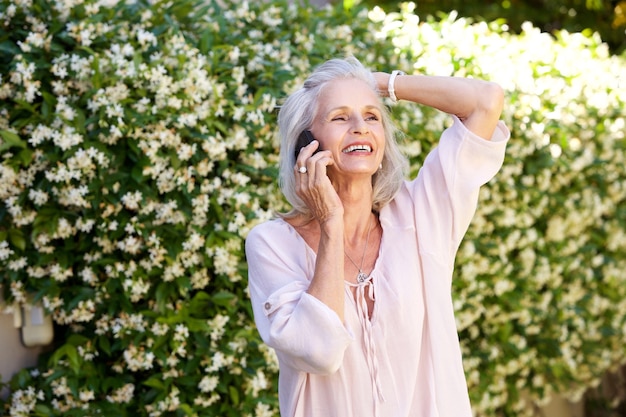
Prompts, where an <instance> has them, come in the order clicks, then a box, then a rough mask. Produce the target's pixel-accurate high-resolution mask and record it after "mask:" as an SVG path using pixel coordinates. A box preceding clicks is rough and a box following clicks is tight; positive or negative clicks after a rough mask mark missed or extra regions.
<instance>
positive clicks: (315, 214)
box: [246, 58, 509, 417]
mask: <svg viewBox="0 0 626 417" xmlns="http://www.w3.org/2000/svg"><path fill="white" fill-rule="evenodd" d="M382 96H388V97H390V98H391V100H392V101H394V102H395V101H396V100H397V99H402V100H409V101H412V102H415V103H419V104H421V105H426V106H431V107H434V108H437V109H439V110H441V111H443V112H446V113H449V114H450V115H451V117H452V124H451V126H450V127H449V128H447V129H446V130H445V131H444V132H443V134H442V136H441V139H440V142H439V144H438V146H437V147H436V148H435V149H433V150H432V151H431V152H430V154H429V155H428V157H427V158H426V161H425V162H424V165H423V167H422V168H421V169H420V172H419V174H418V175H417V178H415V179H411V180H407V179H405V175H406V172H407V169H406V168H407V165H408V164H407V161H406V159H405V158H404V157H403V156H402V154H401V153H400V151H399V149H398V145H397V143H396V139H395V134H396V131H395V129H394V126H393V124H392V122H391V120H390V117H389V114H388V111H387V110H386V107H385V106H384V104H383V102H382V99H381V97H382ZM502 105H503V92H502V89H501V88H500V87H499V86H498V85H496V84H494V83H491V82H485V81H481V80H475V79H464V78H454V77H431V76H420V75H404V74H403V73H401V72H399V71H394V72H393V73H392V74H386V73H382V72H374V73H372V72H370V71H369V70H367V69H365V68H364V67H363V66H362V64H361V63H360V62H359V61H357V60H356V59H355V58H348V59H333V60H330V61H327V62H326V63H324V64H322V65H321V66H320V67H318V68H317V69H316V70H315V71H314V72H313V74H311V76H310V77H309V78H308V79H307V80H306V82H305V83H304V86H303V87H302V88H301V89H300V90H298V91H296V92H295V93H293V94H292V95H291V96H290V97H289V98H288V99H287V100H286V102H285V103H284V105H283V107H282V108H281V110H280V114H279V118H278V122H279V129H280V134H281V151H280V161H281V162H280V181H281V187H282V190H283V193H284V195H285V197H286V198H287V200H288V201H289V202H290V203H291V205H292V207H293V209H292V210H291V211H290V212H288V213H282V214H280V215H279V216H278V217H277V218H276V219H273V220H270V221H268V222H265V223H263V224H260V225H258V226H256V227H255V228H254V229H253V230H252V231H251V232H250V234H249V236H248V238H247V240H246V254H247V260H248V265H249V288H250V296H251V299H252V307H253V311H254V315H255V321H256V324H257V327H258V330H259V332H260V334H261V337H262V338H263V340H264V341H265V343H267V344H268V345H269V346H271V347H272V348H273V349H274V350H275V351H276V354H277V356H278V360H279V366H280V376H279V400H280V411H281V415H282V416H283V417H291V416H298V417H353V416H354V417H356V416H358V417H370V416H371V417H431V416H432V417H435V416H436V417H470V416H471V415H472V412H471V408H470V402H469V396H468V392H467V384H466V382H465V376H464V372H463V367H462V360H461V351H460V347H459V341H458V336H457V332H456V327H455V320H454V312H453V304H452V295H451V281H452V272H453V267H454V257H455V254H456V251H457V249H458V247H459V245H460V243H461V240H462V238H463V235H464V234H465V232H466V230H467V228H468V226H469V223H470V221H471V218H472V216H473V214H474V212H475V209H476V205H477V200H478V191H479V187H480V186H481V185H483V184H485V183H486V182H487V181H489V180H490V179H491V178H492V177H493V176H494V175H495V174H496V172H497V171H498V170H499V169H500V167H501V165H502V162H503V159H504V151H505V146H506V142H507V140H508V138H509V131H508V130H507V128H506V127H505V126H504V124H503V123H502V122H501V121H499V117H500V113H501V111H502ZM303 131H309V132H310V134H312V137H313V138H315V140H313V141H311V142H310V144H308V145H306V146H304V147H303V148H302V149H298V147H299V145H297V143H298V137H299V136H301V134H302V132H303Z"/></svg>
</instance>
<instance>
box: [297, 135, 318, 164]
mask: <svg viewBox="0 0 626 417" xmlns="http://www.w3.org/2000/svg"><path fill="white" fill-rule="evenodd" d="M314 140H315V138H314V137H313V133H311V131H310V130H303V131H302V133H300V136H298V141H297V142H296V158H297V157H298V154H299V153H300V151H301V150H302V148H304V147H305V146H306V145H308V144H309V143H311V142H312V141H314ZM320 150H321V149H320V148H317V149H316V150H315V152H313V155H315V154H316V153H318V152H319V151H320Z"/></svg>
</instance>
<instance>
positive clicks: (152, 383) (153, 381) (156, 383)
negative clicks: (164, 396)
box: [142, 376, 166, 391]
mask: <svg viewBox="0 0 626 417" xmlns="http://www.w3.org/2000/svg"><path fill="white" fill-rule="evenodd" d="M142 384H143V385H145V386H147V387H152V388H155V389H157V390H159V391H165V388H166V386H165V384H164V383H163V381H162V380H161V377H160V376H153V377H151V378H148V379H147V380H145V381H144V382H142Z"/></svg>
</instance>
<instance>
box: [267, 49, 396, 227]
mask: <svg viewBox="0 0 626 417" xmlns="http://www.w3.org/2000/svg"><path fill="white" fill-rule="evenodd" d="M349 78H355V79H358V80H362V81H365V83H367V85H369V86H370V87H371V89H372V91H374V92H376V93H377V94H378V90H377V86H376V80H375V79H374V76H373V74H372V72H371V71H369V70H368V69H366V68H365V67H364V66H363V65H362V64H361V62H359V61H358V60H357V59H356V58H354V57H348V58H346V59H331V60H329V61H326V62H325V63H323V64H322V65H320V66H319V67H317V68H316V69H315V71H314V72H313V73H312V74H311V75H310V76H309V78H308V79H307V80H306V81H305V82H304V86H303V87H302V88H300V89H299V90H297V91H295V92H294V93H293V94H291V95H290V96H289V97H288V98H287V100H286V101H285V103H284V104H283V106H282V107H281V109H280V112H279V114H278V129H279V134H280V155H279V157H280V164H279V174H278V179H279V184H280V188H281V190H282V192H283V194H284V195H285V198H286V199H287V201H289V203H290V204H291V206H292V207H293V209H292V210H291V211H290V212H289V213H284V214H281V216H283V217H287V218H288V217H293V216H296V215H298V214H303V215H305V216H307V217H309V216H311V213H310V211H309V209H308V207H307V206H306V204H304V201H302V199H301V198H300V197H298V195H297V194H296V179H295V173H294V166H295V164H296V156H295V151H296V149H295V147H296V142H297V139H298V136H299V135H300V133H302V131H303V130H305V129H310V128H311V125H312V124H313V120H314V119H315V117H316V114H317V110H318V109H317V106H318V99H319V97H320V94H321V91H322V88H323V87H324V85H326V83H328V82H330V81H333V80H336V79H349ZM381 108H382V110H383V111H382V124H383V128H384V131H385V153H384V155H383V161H382V168H381V169H379V170H378V171H377V172H376V173H375V174H374V176H373V177H372V188H373V198H372V200H373V201H372V209H373V210H376V211H379V210H380V209H381V208H382V207H384V206H385V205H386V204H388V203H389V202H390V201H391V200H392V199H393V198H394V196H395V195H396V193H397V191H398V190H399V189H400V186H401V185H402V182H403V181H404V179H405V176H406V173H407V172H408V160H407V158H406V157H405V156H404V155H403V154H402V152H401V151H400V148H399V146H398V142H397V140H396V135H397V134H398V129H397V128H396V126H395V124H394V123H393V122H392V120H391V116H390V114H389V111H388V109H387V107H386V106H381Z"/></svg>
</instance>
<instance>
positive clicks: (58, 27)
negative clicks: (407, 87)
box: [0, 0, 626, 417]
mask: <svg viewBox="0 0 626 417" xmlns="http://www.w3.org/2000/svg"><path fill="white" fill-rule="evenodd" d="M413 10H414V5H413V4H412V3H406V4H403V5H402V8H401V9H399V10H398V11H393V12H392V11H387V12H385V11H383V10H382V9H380V8H374V9H372V10H367V9H365V8H359V7H355V8H352V9H344V8H343V7H342V5H341V4H339V5H337V6H335V7H332V8H331V7H327V8H323V9H314V8H309V7H298V6H295V5H292V4H288V2H287V1H286V0H280V1H274V2H249V3H248V2H240V1H231V0H228V1H226V0H221V1H217V0H211V1H198V0H177V1H175V2H172V1H159V0H153V1H144V0H138V1H127V2H124V1H113V0H111V1H96V0H82V1H81V0H75V1H65V2H61V1H57V2H48V1H44V0H21V1H9V0H0V17H1V19H0V21H1V22H2V23H1V28H0V57H1V59H0V98H1V102H0V137H1V142H0V150H1V151H2V152H1V154H0V155H1V162H0V199H1V201H2V204H1V205H0V286H1V287H2V291H3V295H4V297H5V298H6V299H7V300H9V302H11V303H15V305H19V304H20V303H23V302H25V301H26V300H27V299H33V300H35V301H36V302H40V303H41V304H42V305H43V306H44V307H45V309H46V311H47V312H48V313H49V314H50V315H51V316H52V317H53V319H54V322H55V332H56V335H55V341H54V345H53V346H52V347H51V348H50V349H49V350H48V351H47V352H46V353H45V354H43V355H41V357H40V362H39V364H38V365H37V366H36V367H33V368H32V369H24V370H22V371H20V372H19V373H18V374H16V375H15V376H14V377H13V378H12V379H11V380H10V382H9V383H8V385H9V388H10V390H11V394H10V397H9V398H8V399H7V400H6V401H4V402H3V404H2V406H3V408H4V412H5V413H7V414H9V415H11V416H97V415H103V416H109V415H116V416H160V415H163V416H217V415H219V416H256V417H261V416H274V415H277V414H278V411H277V396H276V389H277V379H276V376H277V372H278V370H277V362H276V357H275V355H274V353H273V352H272V351H271V350H270V349H268V348H267V347H266V346H265V345H264V344H263V343H262V342H261V341H260V339H259V336H258V334H257V332H256V329H255V327H254V323H253V319H252V313H251V308H250V303H249V298H248V294H247V291H246V276H247V272H246V263H245V259H244V255H243V242H244V239H245V237H246V234H247V232H248V231H249V230H250V228H251V227H252V226H253V225H255V224H256V223H258V222H260V221H264V220H266V219H268V218H270V217H271V216H272V213H273V212H274V211H275V210H277V209H284V208H285V202H284V200H283V199H282V197H281V196H280V193H279V190H278V188H277V184H276V174H277V172H276V166H277V141H276V137H275V133H276V123H275V122H276V115H277V112H276V108H277V106H279V105H280V103H281V102H282V100H283V99H284V98H285V97H286V95H287V94H288V93H289V92H290V91H292V90H293V89H294V88H295V87H296V86H298V85H299V84H301V83H302V81H303V79H304V77H306V75H307V74H308V73H309V72H310V70H311V69H312V68H313V67H314V66H315V65H317V64H319V63H321V62H322V61H324V60H325V59H328V58H330V57H336V56H345V55H347V54H354V55H355V56H357V57H358V58H360V59H361V60H362V61H364V62H365V63H367V64H368V65H369V66H370V67H372V68H376V69H380V70H385V71H390V70H391V69H394V68H400V69H403V70H405V71H407V72H410V73H428V74H437V75H455V76H471V77H481V78H486V79H490V80H493V81H496V82H499V83H500V84H501V85H502V86H503V87H504V88H505V90H506V91H507V103H506V109H505V113H504V115H503V118H504V120H505V122H506V123H507V124H508V125H509V126H510V128H511V130H512V134H513V138H512V139H511V142H510V145H509V148H508V153H507V159H506V161H505V164H504V167H503V169H502V171H501V172H500V173H499V174H498V175H497V177H496V178H495V179H494V180H493V181H491V182H490V183H489V184H488V185H487V186H486V187H484V189H483V190H482V195H481V203H480V206H479V209H478V212H477V214H476V217H475V219H474V222H473V224H472V227H471V229H470V231H469V233H468V235H467V237H466V239H465V241H464V243H463V245H462V247H461V249H460V251H459V255H458V262H457V269H456V279H455V283H454V297H455V307H456V309H457V319H458V327H459V330H460V338H461V342H462V347H463V350H464V363H465V367H466V371H467V376H468V383H469V387H470V392H471V396H472V399H473V405H474V408H475V411H476V414H477V415H478V416H495V415H502V416H513V415H515V416H523V415H530V413H531V412H532V409H533V406H534V404H541V403H543V402H545V401H547V400H548V399H549V398H550V397H551V395H552V394H553V393H555V392H558V393H563V394H565V395H569V396H571V398H574V399H575V398H578V397H580V395H581V393H582V392H584V390H585V389H587V388H588V387H590V386H594V384H597V383H598V381H599V378H600V377H601V376H602V375H603V374H604V373H605V372H606V371H607V370H611V369H614V368H615V367H617V366H619V365H620V364H622V363H624V362H625V354H626V343H624V342H625V340H626V338H625V334H626V285H625V284H626V273H625V272H624V271H626V255H625V254H626V233H625V230H626V201H625V200H626V186H625V178H626V173H625V164H624V162H625V161H624V148H625V147H626V139H625V137H624V131H625V130H626V129H625V126H624V125H625V123H624V114H625V104H624V100H625V98H626V91H625V89H626V87H625V86H624V79H623V74H624V73H626V71H625V70H626V64H625V62H624V60H623V58H619V57H613V56H610V55H609V53H608V50H607V47H606V45H605V44H603V43H602V42H601V40H600V39H599V37H598V36H597V35H593V36H585V35H582V34H576V33H567V32H559V33H557V37H556V38H553V37H550V36H548V35H545V34H542V33H540V31H539V30H537V29H536V28H533V27H532V26H530V25H527V26H526V27H525V28H524V31H523V33H522V34H521V35H511V34H509V33H508V32H506V30H505V29H504V28H503V27H502V26H500V25H499V24H497V23H493V24H487V23H472V22H471V21H469V20H466V19H463V18H459V17H458V16H456V15H455V14H450V15H447V16H445V17H443V18H441V19H440V20H434V19H432V18H431V19H429V20H428V21H424V22H421V21H420V20H419V17H418V16H417V15H416V14H415V13H414V12H413ZM393 113H394V116H395V117H396V120H397V122H398V124H399V125H400V126H401V127H402V129H403V130H404V131H405V132H406V138H405V140H404V141H403V148H404V149H405V151H406V152H407V154H408V155H409V156H410V158H411V163H412V167H413V168H412V170H413V172H416V171H417V169H419V166H420V164H421V162H422V161H423V158H424V157H425V155H426V153H427V152H428V150H429V149H431V148H432V147H433V146H434V145H435V143H436V140H437V138H438V135H439V134H440V132H441V130H442V129H443V128H444V127H445V125H446V123H448V122H449V117H447V116H445V115H442V114H440V113H437V112H435V111H433V110H432V109H428V108H422V107H419V106H416V105H414V104H409V103H401V104H399V105H396V106H394V107H393ZM8 310H9V311H10V308H8Z"/></svg>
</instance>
